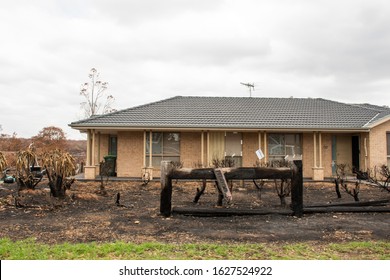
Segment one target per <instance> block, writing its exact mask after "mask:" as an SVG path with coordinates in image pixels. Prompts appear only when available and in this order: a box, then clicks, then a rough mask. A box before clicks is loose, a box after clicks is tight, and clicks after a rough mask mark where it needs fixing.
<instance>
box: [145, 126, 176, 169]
mask: <svg viewBox="0 0 390 280" xmlns="http://www.w3.org/2000/svg"><path fill="white" fill-rule="evenodd" d="M145 145H146V165H149V159H150V156H152V166H153V167H160V165H161V161H162V160H170V161H180V133H168V132H153V133H152V139H150V133H146V143H145ZM150 147H151V149H150Z"/></svg>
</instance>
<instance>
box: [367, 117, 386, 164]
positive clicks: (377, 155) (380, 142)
mask: <svg viewBox="0 0 390 280" xmlns="http://www.w3.org/2000/svg"><path fill="white" fill-rule="evenodd" d="M386 132H390V121H387V122H385V123H383V124H381V125H378V126H377V127H374V128H373V129H372V130H371V132H370V136H369V139H370V140H369V144H368V145H369V149H370V154H369V167H370V168H374V167H375V166H381V165H382V164H387V145H386Z"/></svg>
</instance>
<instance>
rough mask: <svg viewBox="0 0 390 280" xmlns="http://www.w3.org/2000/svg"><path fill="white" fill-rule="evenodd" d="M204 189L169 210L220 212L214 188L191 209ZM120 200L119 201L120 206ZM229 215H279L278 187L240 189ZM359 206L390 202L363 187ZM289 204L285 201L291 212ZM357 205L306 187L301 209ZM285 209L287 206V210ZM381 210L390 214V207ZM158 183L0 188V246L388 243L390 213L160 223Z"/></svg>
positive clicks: (324, 186) (184, 195)
mask: <svg viewBox="0 0 390 280" xmlns="http://www.w3.org/2000/svg"><path fill="white" fill-rule="evenodd" d="M201 185H202V183H201V182H198V181H196V182H183V181H179V182H174V187H173V195H172V204H173V206H181V207H187V208H194V209H197V208H209V209H215V208H216V202H217V197H218V193H217V190H216V188H215V186H214V184H213V183H212V182H209V183H208V184H207V188H206V191H205V193H204V194H203V195H202V196H201V198H200V200H199V202H198V203H194V202H193V200H194V197H195V194H196V189H197V188H200V187H201ZM118 194H119V201H118ZM232 195H233V201H232V203H231V204H229V205H227V204H224V205H223V206H222V207H229V208H232V209H235V208H237V209H275V210H278V209H282V206H280V200H279V197H278V196H277V193H276V190H275V187H274V184H273V182H269V183H266V184H265V185H264V187H263V189H262V190H261V191H259V190H258V189H257V188H256V187H255V185H254V184H253V183H252V182H242V181H236V182H234V186H233V192H232ZM360 199H361V201H370V200H388V199H390V194H389V193H388V192H385V191H382V190H380V189H378V188H376V187H373V186H366V185H362V186H361V188H360ZM289 202H290V198H289V197H288V198H287V204H289ZM339 202H353V198H352V197H351V196H350V195H348V194H347V193H345V192H342V197H341V198H337V195H336V192H335V190H334V184H331V183H305V185H304V204H305V205H310V204H331V203H339ZM287 207H288V205H287ZM383 207H384V209H389V208H390V206H389V204H387V205H386V206H383ZM159 208H160V183H159V182H149V184H147V185H142V183H141V182H136V181H126V182H108V184H107V185H106V186H105V192H102V191H101V190H100V183H99V182H80V181H76V182H75V183H74V184H73V185H72V187H71V189H70V190H68V191H67V197H66V198H65V199H62V200H59V199H56V198H53V197H51V196H50V191H49V188H48V187H47V182H42V183H41V184H40V185H38V187H37V188H36V189H35V190H26V191H20V192H18V191H17V186H16V185H7V184H4V185H0V221H1V223H0V238H10V239H12V240H22V239H26V238H34V239H35V240H36V241H37V242H42V243H47V244H56V243H64V242H69V243H80V242H114V241H118V240H120V241H124V242H134V243H142V242H163V243H240V242H244V243H266V242H305V241H314V242H326V243H329V242H343V241H353V240H359V241H363V240H385V241H389V240H390V213H376V212H365V213H341V212H332V213H312V214H305V215H304V216H303V217H301V218H296V217H293V216H291V215H280V214H267V215H256V216H225V217H197V216H187V215H178V214H173V215H172V216H171V217H164V216H161V215H160V211H159Z"/></svg>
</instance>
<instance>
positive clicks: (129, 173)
mask: <svg viewBox="0 0 390 280" xmlns="http://www.w3.org/2000/svg"><path fill="white" fill-rule="evenodd" d="M143 151H144V133H143V131H135V132H118V155H117V175H118V177H137V178H141V169H142V167H143V166H142V165H143Z"/></svg>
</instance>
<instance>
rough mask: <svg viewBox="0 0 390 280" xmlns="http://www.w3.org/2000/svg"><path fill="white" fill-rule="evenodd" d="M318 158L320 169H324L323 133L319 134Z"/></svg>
mask: <svg viewBox="0 0 390 280" xmlns="http://www.w3.org/2000/svg"><path fill="white" fill-rule="evenodd" d="M318 157H319V167H320V168H322V133H321V132H318Z"/></svg>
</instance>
